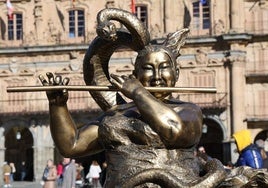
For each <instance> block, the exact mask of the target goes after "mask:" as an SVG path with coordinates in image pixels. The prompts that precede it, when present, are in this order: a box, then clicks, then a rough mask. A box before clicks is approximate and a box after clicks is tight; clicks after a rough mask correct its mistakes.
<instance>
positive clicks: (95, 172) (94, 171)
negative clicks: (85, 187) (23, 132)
mask: <svg viewBox="0 0 268 188" xmlns="http://www.w3.org/2000/svg"><path fill="white" fill-rule="evenodd" d="M100 173H101V167H100V165H99V164H98V162H97V161H96V160H93V161H92V163H91V165H90V167H89V172H88V174H87V176H86V177H87V178H88V179H91V182H92V186H93V187H94V188H96V187H98V184H99V178H100ZM89 182H90V180H89Z"/></svg>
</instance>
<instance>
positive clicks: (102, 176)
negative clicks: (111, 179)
mask: <svg viewBox="0 0 268 188" xmlns="http://www.w3.org/2000/svg"><path fill="white" fill-rule="evenodd" d="M106 169H107V163H106V162H103V163H102V169H101V173H100V184H101V186H104V183H105V179H106Z"/></svg>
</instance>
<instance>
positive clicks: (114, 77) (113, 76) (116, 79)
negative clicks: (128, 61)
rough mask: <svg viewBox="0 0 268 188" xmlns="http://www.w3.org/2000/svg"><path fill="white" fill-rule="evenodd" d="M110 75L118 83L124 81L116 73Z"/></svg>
mask: <svg viewBox="0 0 268 188" xmlns="http://www.w3.org/2000/svg"><path fill="white" fill-rule="evenodd" d="M111 77H112V78H113V79H114V80H115V81H117V82H119V83H122V82H124V79H123V78H122V77H121V76H118V75H115V74H111Z"/></svg>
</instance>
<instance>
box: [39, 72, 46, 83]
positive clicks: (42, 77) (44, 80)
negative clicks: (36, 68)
mask: <svg viewBox="0 0 268 188" xmlns="http://www.w3.org/2000/svg"><path fill="white" fill-rule="evenodd" d="M38 78H39V80H40V81H41V83H42V84H43V85H48V82H47V80H46V79H45V77H44V76H43V75H42V74H40V75H39V76H38Z"/></svg>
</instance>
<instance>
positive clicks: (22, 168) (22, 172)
mask: <svg viewBox="0 0 268 188" xmlns="http://www.w3.org/2000/svg"><path fill="white" fill-rule="evenodd" d="M25 177H26V164H25V161H22V162H21V166H20V181H24V179H25Z"/></svg>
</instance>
